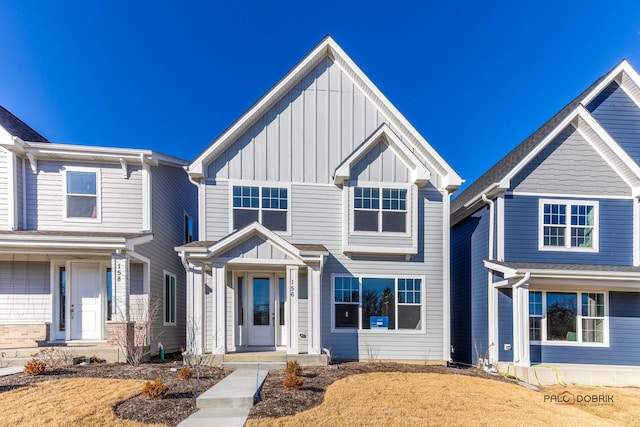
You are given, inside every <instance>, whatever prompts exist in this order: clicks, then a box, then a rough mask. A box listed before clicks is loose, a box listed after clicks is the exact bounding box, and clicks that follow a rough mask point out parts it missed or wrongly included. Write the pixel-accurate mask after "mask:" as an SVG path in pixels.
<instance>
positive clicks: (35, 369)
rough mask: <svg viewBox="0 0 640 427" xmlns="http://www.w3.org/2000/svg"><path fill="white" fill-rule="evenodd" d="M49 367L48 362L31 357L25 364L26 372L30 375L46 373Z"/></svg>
mask: <svg viewBox="0 0 640 427" xmlns="http://www.w3.org/2000/svg"><path fill="white" fill-rule="evenodd" d="M46 369H47V364H46V363H44V362H43V361H42V360H39V359H31V360H29V361H28V362H27V363H26V364H25V365H24V374H25V375H30V376H36V375H40V374H44V371H45V370H46Z"/></svg>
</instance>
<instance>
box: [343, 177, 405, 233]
mask: <svg viewBox="0 0 640 427" xmlns="http://www.w3.org/2000/svg"><path fill="white" fill-rule="evenodd" d="M353 230H354V231H373V232H398V233H405V232H406V231H407V190H406V189H402V188H377V187H355V188H354V189H353Z"/></svg>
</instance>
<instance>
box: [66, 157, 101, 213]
mask: <svg viewBox="0 0 640 427" xmlns="http://www.w3.org/2000/svg"><path fill="white" fill-rule="evenodd" d="M99 179H100V176H99V173H98V172H97V171H90V170H73V169H71V170H67V171H66V172H65V204H66V212H65V218H73V219H76V218H90V219H91V218H93V219H99V212H100V200H99V188H100V182H99Z"/></svg>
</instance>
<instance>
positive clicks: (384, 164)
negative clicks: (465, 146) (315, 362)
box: [175, 36, 461, 362]
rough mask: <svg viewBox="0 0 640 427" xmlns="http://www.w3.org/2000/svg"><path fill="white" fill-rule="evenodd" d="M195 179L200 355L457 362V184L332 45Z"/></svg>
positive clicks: (280, 87)
mask: <svg viewBox="0 0 640 427" xmlns="http://www.w3.org/2000/svg"><path fill="white" fill-rule="evenodd" d="M187 171H188V174H189V176H190V178H191V180H192V182H194V183H195V184H196V185H197V189H198V200H199V218H200V222H199V235H200V238H201V240H199V241H195V242H192V243H190V244H187V245H181V246H178V247H176V248H175V249H176V251H177V252H178V253H179V254H180V256H181V258H182V259H183V263H184V266H185V268H186V271H187V325H188V331H187V335H188V336H189V337H190V339H189V340H188V341H189V347H190V350H191V351H193V352H195V353H199V354H208V353H209V354H215V355H217V354H224V355H227V354H229V353H240V352H250V351H256V350H265V351H273V352H275V353H282V354H286V355H290V356H298V355H303V354H308V355H321V354H322V353H323V352H325V349H330V351H331V354H332V356H333V357H336V358H338V359H366V358H374V357H375V358H379V359H389V360H391V359H397V360H399V359H413V360H429V361H434V362H443V361H448V360H449V356H450V354H449V257H448V253H449V198H450V195H451V193H453V192H454V191H456V190H457V188H458V187H459V186H460V185H461V179H460V177H459V176H458V175H457V174H456V173H455V172H454V171H453V169H452V168H451V167H450V166H449V165H448V164H447V163H446V162H445V161H444V160H443V159H442V158H441V157H440V155H438V153H437V152H436V151H435V150H434V149H433V148H432V147H431V146H430V145H429V144H428V143H427V141H426V140H425V139H424V138H423V137H422V136H421V135H420V134H419V133H418V131H417V130H416V129H414V128H413V126H412V125H411V124H410V123H409V122H408V121H407V120H406V119H405V118H404V117H403V116H402V114H400V112H398V110H397V109H396V108H395V107H394V106H393V105H392V104H391V103H390V102H389V101H388V100H387V98H385V96H384V95H383V94H382V93H381V92H380V91H379V90H378V89H377V88H376V87H375V85H374V84H373V83H372V82H371V81H370V80H369V79H368V78H367V77H366V76H365V75H364V73H363V72H362V71H361V70H360V69H359V68H358V67H357V65H356V64H355V63H354V62H353V61H352V60H351V58H349V57H348V56H347V55H346V53H345V52H344V51H343V50H342V49H341V48H340V46H338V44H337V43H336V42H335V41H334V40H333V39H332V38H331V37H329V36H327V37H326V38H325V39H324V40H322V41H321V42H320V43H319V44H318V45H317V46H316V47H315V48H313V50H312V51H311V52H309V53H308V54H307V55H306V56H305V57H304V58H303V59H302V60H301V61H300V62H299V63H298V64H297V65H296V66H295V67H294V68H293V69H292V70H291V71H290V72H289V73H288V74H287V75H285V77H284V78H283V79H281V80H280V81H279V82H278V83H277V84H276V85H275V86H274V87H273V88H272V89H270V90H269V91H268V92H267V93H266V94H265V95H264V96H263V97H262V98H260V99H259V100H258V101H257V102H256V103H255V104H254V105H253V106H252V107H251V108H250V109H249V110H248V111H247V112H246V113H245V114H243V115H242V116H241V117H240V118H239V119H238V120H237V121H236V122H235V123H233V124H232V125H231V126H230V127H229V128H228V129H227V130H225V131H224V132H223V133H222V134H221V135H220V136H219V137H218V138H216V139H215V140H214V141H213V142H212V143H211V144H210V145H209V146H208V147H207V148H206V149H205V150H204V151H202V153H200V154H199V155H198V156H197V157H196V158H195V159H194V160H193V161H192V162H191V163H190V164H189V166H188V168H187Z"/></svg>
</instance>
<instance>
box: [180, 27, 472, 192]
mask: <svg viewBox="0 0 640 427" xmlns="http://www.w3.org/2000/svg"><path fill="white" fill-rule="evenodd" d="M327 57H328V58H330V59H331V60H333V61H334V62H335V63H336V64H337V65H338V66H339V67H340V68H341V69H342V70H343V71H344V72H345V73H346V75H348V76H349V78H351V79H352V81H353V82H354V84H355V85H356V86H357V87H358V88H360V89H361V90H362V92H363V93H364V94H365V96H367V97H368V98H369V99H370V100H371V102H372V103H373V104H374V105H375V106H376V107H377V108H378V109H379V110H380V112H381V113H382V114H383V115H384V116H385V117H386V118H387V119H388V121H389V122H390V123H392V124H393V125H394V127H395V128H397V129H398V130H399V132H400V133H401V137H402V139H403V140H405V141H407V144H408V145H409V146H410V148H412V149H413V150H415V151H416V152H417V153H419V155H420V156H421V157H422V158H423V159H424V161H425V162H426V163H427V165H428V166H429V167H430V169H432V171H435V172H437V173H438V174H440V175H441V176H442V182H443V185H442V187H443V188H447V189H448V190H450V191H455V190H456V189H457V188H458V187H459V186H460V185H461V184H462V179H461V178H460V176H459V175H458V174H457V173H456V172H455V171H454V170H453V168H451V166H449V165H448V164H447V163H446V162H445V161H444V159H443V158H442V157H441V156H440V155H439V154H438V153H437V152H436V151H435V150H434V149H433V147H431V145H429V143H428V142H427V141H426V140H425V139H424V138H423V137H422V136H421V135H420V134H419V133H418V131H417V130H416V129H415V128H414V127H413V126H412V125H411V124H410V123H409V121H408V120H407V119H406V118H405V117H404V116H403V115H402V114H401V113H400V112H399V111H398V110H397V109H396V108H395V107H394V106H393V105H392V104H391V102H389V100H388V99H387V98H386V97H385V96H384V95H383V94H382V92H380V90H379V89H378V88H377V87H376V86H375V85H374V84H373V83H372V82H371V80H369V78H368V77H367V76H366V75H365V74H364V73H363V72H362V70H360V68H358V66H357V65H356V64H355V63H354V62H353V61H352V60H351V58H349V56H348V55H347V54H346V53H345V52H344V51H343V50H342V48H341V47H340V46H338V44H337V43H336V42H335V41H334V40H333V39H332V38H331V36H326V37H325V38H324V39H323V40H322V41H321V42H320V43H319V44H318V45H316V47H314V48H313V49H312V50H311V51H310V52H309V53H308V54H307V55H306V56H305V57H304V58H303V59H302V60H301V61H300V62H298V64H296V65H295V66H294V67H293V69H291V70H290V71H289V72H288V73H287V74H286V75H285V76H284V77H283V78H282V79H281V80H280V81H279V82H278V83H276V84H275V85H274V86H273V87H272V88H271V89H270V90H269V91H267V93H266V94H265V95H263V96H262V97H261V98H260V99H259V100H258V101H257V102H256V103H255V104H253V105H252V106H251V107H250V108H249V110H247V112H245V113H244V114H243V115H242V116H241V117H240V118H239V119H238V120H236V121H235V122H234V123H233V124H232V125H231V126H229V127H228V128H227V129H226V130H225V131H223V132H222V134H221V135H220V136H218V137H217V138H216V139H215V140H213V142H211V144H209V146H208V147H207V148H205V149H204V150H203V151H202V152H201V153H200V154H199V155H198V156H197V157H196V158H195V159H194V160H193V161H192V162H191V164H190V165H189V167H188V173H189V175H190V176H191V177H192V178H195V179H200V178H203V177H204V176H205V170H204V168H205V167H206V166H207V165H208V164H209V163H210V162H211V161H213V160H214V159H215V158H216V157H217V156H218V155H219V154H221V153H222V152H223V151H224V150H225V149H226V148H227V147H228V146H229V145H230V144H232V143H233V142H234V141H235V140H236V139H237V138H238V137H240V136H241V135H242V134H243V133H244V132H245V131H247V130H248V129H249V128H250V127H251V126H252V125H253V124H254V123H255V122H256V121H257V120H258V119H259V118H260V117H261V116H262V115H263V114H265V113H266V112H267V111H268V110H269V109H270V108H271V107H272V106H274V105H276V103H277V102H278V101H279V100H280V99H281V97H282V96H284V95H285V94H286V93H287V92H288V91H289V90H291V89H292V88H293V87H294V86H295V85H296V84H297V83H298V82H300V81H301V80H302V79H303V78H304V77H305V76H306V75H307V74H308V73H309V72H310V71H311V70H312V69H313V68H314V67H315V66H316V65H318V64H319V63H320V62H321V61H322V60H323V59H324V58H327Z"/></svg>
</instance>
